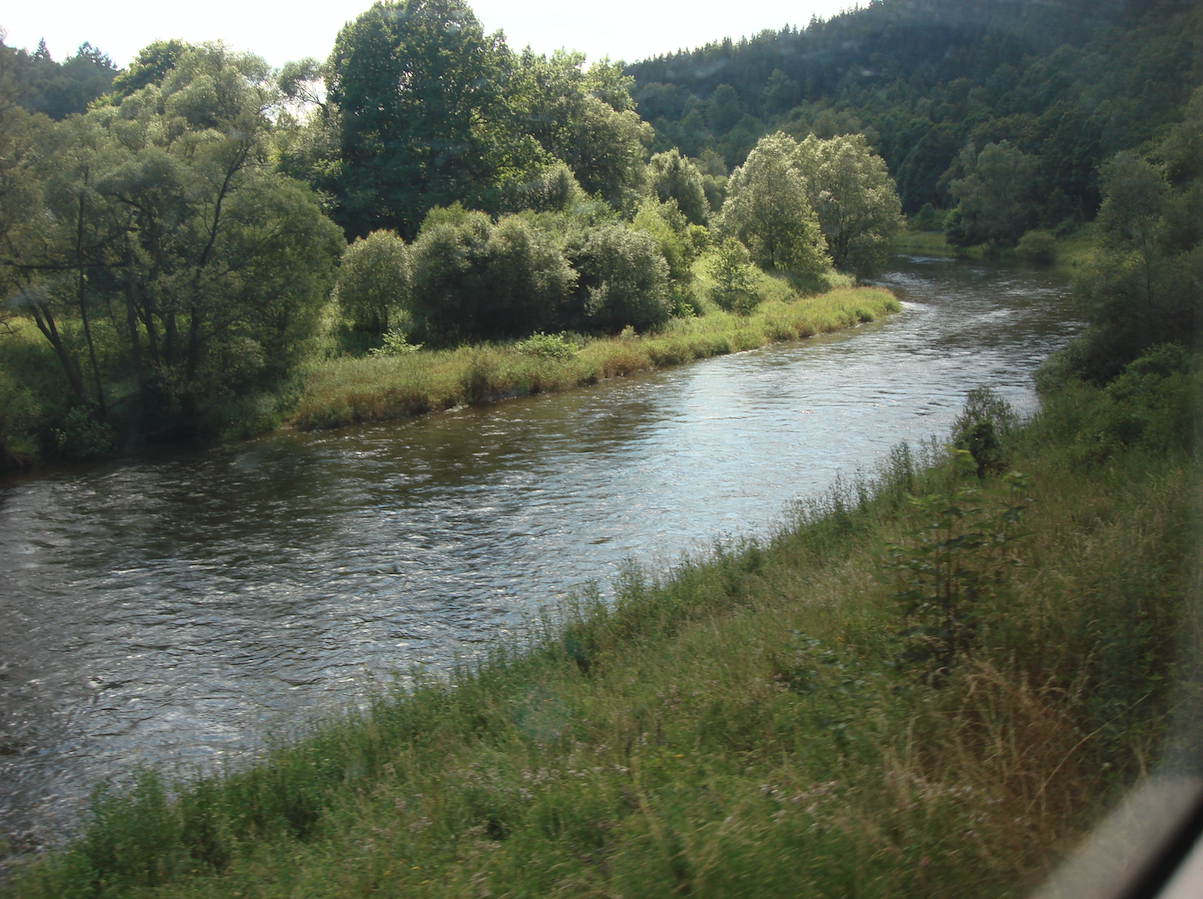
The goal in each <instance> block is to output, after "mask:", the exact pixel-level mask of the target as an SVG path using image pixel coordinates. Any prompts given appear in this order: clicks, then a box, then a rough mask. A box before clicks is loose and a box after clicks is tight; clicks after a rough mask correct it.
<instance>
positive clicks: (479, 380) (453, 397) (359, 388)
mask: <svg viewBox="0 0 1203 899" xmlns="http://www.w3.org/2000/svg"><path fill="white" fill-rule="evenodd" d="M784 289H785V291H786V294H787V295H788V294H789V290H788V288H784ZM899 308H901V307H900V306H899V305H898V301H897V300H895V299H894V298H893V296H892V295H891V294H890V293H889V292H888V291H884V290H881V289H878V288H857V289H851V288H844V289H839V290H835V291H832V292H830V293H827V294H824V295H822V296H817V297H811V298H807V299H803V300H796V301H793V302H790V303H783V302H781V301H779V300H769V301H765V302H762V303H761V304H760V305H759V306H758V307H757V308H756V311H755V312H754V313H753V314H752V315H750V316H747V317H744V316H740V315H732V314H729V313H725V312H721V311H713V312H711V313H709V314H707V315H705V316H703V317H699V318H683V319H673V320H672V321H670V322H669V323H668V324H667V325H666V326H665V327H664V328H663V329H661V330H660V331H659V332H658V333H653V334H646V335H636V334H634V333H632V332H630V331H627V332H624V333H623V334H622V335H621V336H619V337H616V338H600V339H595V340H586V339H585V338H573V337H572V336H559V337H557V336H549V335H537V336H536V337H533V338H530V339H528V340H523V341H519V342H517V343H513V344H508V345H489V344H481V345H478V346H467V347H460V348H458V349H454V350H430V351H427V350H421V351H416V352H415V351H409V352H400V353H395V354H388V353H381V354H378V355H375V356H368V357H362V358H347V357H342V358H338V359H334V360H330V361H327V362H323V363H319V364H315V365H312V366H311V367H310V368H309V369H308V370H307V371H306V372H305V376H304V388H303V390H302V392H301V395H300V398H299V400H298V401H297V404H296V408H295V412H294V414H293V416H292V422H293V424H294V425H295V426H296V427H299V428H305V429H317V428H330V427H339V426H341V425H347V424H353V423H356V422H368V421H388V420H391V419H397V418H405V417H407V416H411V415H418V414H421V413H424V412H431V411H435V410H439V409H448V408H451V407H453V406H456V405H461V404H465V403H485V402H491V401H494V400H497V399H502V398H506V397H513V396H524V395H528V394H532V393H545V392H549V391H554V390H564V389H567V388H570V387H576V386H579V385H582V384H591V383H594V382H596V381H599V380H604V379H606V378H612V377H615V376H618V375H626V374H631V373H632V372H636V371H644V370H647V369H651V368H656V367H658V366H662V365H675V364H679V363H682V362H690V361H692V360H694V359H702V358H706V357H709V356H718V355H722V354H725V353H733V352H739V351H741V350H748V349H753V348H755V347H760V346H764V345H766V344H768V343H772V342H774V341H782V340H797V339H798V338H802V337H811V336H813V335H815V334H821V333H825V332H829V331H835V330H838V329H841V328H848V327H852V326H853V325H856V324H858V323H861V322H869V321H873V320H875V319H877V318H879V317H881V316H882V315H885V314H887V313H890V312H896V311H898V309H899ZM411 350H412V348H411Z"/></svg>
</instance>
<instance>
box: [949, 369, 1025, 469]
mask: <svg viewBox="0 0 1203 899" xmlns="http://www.w3.org/2000/svg"><path fill="white" fill-rule="evenodd" d="M1017 424H1018V418H1017V416H1016V415H1015V410H1013V409H1012V408H1011V406H1010V404H1009V403H1008V402H1007V401H1006V400H1004V399H1003V398H1002V397H1000V396H998V395H997V394H996V393H995V392H994V391H993V390H991V389H990V388H989V387H978V388H976V389H974V390H971V391H969V395H968V396H967V397H966V399H965V406H964V408H962V410H961V413H960V415H958V416H957V419H956V421H955V422H953V426H952V443H953V446H954V447H955V448H957V449H958V450H965V451H966V452H968V453H969V455H970V457H971V458H972V459H973V462H974V465H975V466H976V471H977V475H978V477H979V478H980V477H984V476H985V475H987V474H996V473H999V472H1002V471H1003V470H1004V469H1005V468H1006V467H1007V438H1008V437H1009V436H1010V434H1011V432H1012V431H1014V429H1015V426H1016V425H1017Z"/></svg>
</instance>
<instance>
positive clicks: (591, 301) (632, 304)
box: [567, 222, 672, 333]
mask: <svg viewBox="0 0 1203 899" xmlns="http://www.w3.org/2000/svg"><path fill="white" fill-rule="evenodd" d="M567 253H568V257H569V260H570V261H571V263H572V265H573V267H574V268H575V269H576V271H577V273H578V280H577V285H576V292H575V302H576V307H577V308H576V315H577V317H578V319H579V322H580V324H581V325H582V326H584V327H585V328H589V329H596V330H600V331H606V332H610V333H617V332H618V331H621V330H622V329H623V328H625V327H627V326H628V325H629V326H631V327H632V328H635V329H636V330H640V331H644V330H648V329H650V328H654V327H657V326H659V325H662V324H663V323H664V322H666V321H668V319H669V316H670V315H671V313H672V306H671V303H670V301H669V297H668V275H669V272H668V263H666V262H665V261H664V257H663V256H662V255H661V253H660V250H659V249H658V248H657V246H656V241H655V239H654V238H653V237H652V236H651V235H650V234H648V233H646V232H644V231H632V230H631V229H630V228H628V227H626V226H625V225H622V224H620V223H618V222H604V223H602V224H600V225H597V226H595V227H592V228H589V229H586V230H583V231H579V232H577V233H576V234H575V235H573V236H572V237H571V238H570V240H569V245H568V248H567Z"/></svg>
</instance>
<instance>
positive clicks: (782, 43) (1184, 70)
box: [627, 0, 1203, 228]
mask: <svg viewBox="0 0 1203 899" xmlns="http://www.w3.org/2000/svg"><path fill="white" fill-rule="evenodd" d="M1200 22H1201V19H1200V11H1199V8H1198V6H1197V4H1194V3H1191V2H1185V0H1162V2H1155V3H1147V2H1144V0H1139V2H1122V0H1114V2H1109V3H1098V2H1082V0H1068V2H1062V3H1056V4H1048V3H1016V2H1012V0H966V2H961V0H879V2H874V3H871V4H869V6H868V7H867V8H865V9H860V10H856V11H853V12H847V13H844V14H842V15H839V16H836V17H834V18H832V19H831V20H830V21H827V22H823V21H819V20H817V19H815V20H812V21H811V22H810V23H809V25H807V26H806V27H805V28H802V29H799V28H795V27H790V28H786V29H783V30H782V31H780V32H776V33H774V32H765V33H762V34H760V35H757V36H755V37H751V38H745V39H741V40H740V41H738V42H733V41H731V40H724V41H722V42H721V43H714V44H709V45H707V46H705V47H702V48H699V49H696V50H692V51H688V52H679V53H675V54H672V55H666V56H661V57H657V58H655V59H651V60H646V61H643V62H639V63H636V64H634V65H631V66H629V67H628V68H627V72H628V73H629V74H630V75H632V76H633V77H634V78H635V90H634V96H635V99H636V100H637V102H638V104H639V106H638V108H639V111H640V113H641V114H642V115H643V116H644V118H646V119H647V120H648V121H649V122H651V123H652V125H653V126H654V127H655V129H656V143H655V144H654V147H655V148H656V149H666V148H667V147H669V146H677V147H679V148H680V149H681V152H683V153H685V154H687V155H689V156H693V157H703V158H706V159H709V160H711V165H712V166H717V165H718V164H719V163H720V162H721V165H722V166H723V168H722V169H721V170H722V172H723V173H724V174H725V172H726V169H728V168H731V167H734V166H736V165H740V164H741V163H742V162H743V160H744V157H745V156H746V155H747V153H748V151H749V150H750V149H751V148H752V146H753V145H754V144H755V142H756V140H757V139H758V138H759V137H761V136H762V135H764V134H769V133H772V132H773V131H776V130H778V129H780V130H783V131H785V132H786V133H788V134H791V135H793V136H795V137H798V138H801V137H805V136H806V135H807V134H808V133H812V132H813V133H815V134H817V135H819V136H820V137H831V136H833V135H837V134H843V133H854V132H862V133H864V134H866V135H867V136H868V138H869V141H870V143H871V144H872V146H873V147H874V149H875V150H877V152H879V153H880V154H881V155H882V157H883V158H884V159H885V160H886V163H887V165H888V166H889V170H890V173H891V174H892V175H893V176H894V178H895V180H896V181H897V183H898V188H899V193H900V195H901V199H902V205H903V209H904V211H906V212H907V213H908V214H910V213H916V212H918V211H919V210H920V209H921V208H922V207H923V205H924V204H925V203H931V204H933V206H934V207H935V208H945V207H949V206H951V205H955V204H956V197H955V195H954V194H953V192H952V191H951V190H950V182H951V181H952V180H955V179H957V178H960V177H962V176H963V173H964V172H965V171H966V170H967V169H972V167H973V165H974V163H975V161H976V156H975V153H977V152H981V151H982V150H983V149H984V148H985V147H986V146H988V145H991V144H994V145H999V146H1002V145H1004V142H1005V144H1006V146H1008V147H1010V148H1011V151H1012V152H1016V151H1017V152H1019V153H1023V154H1025V155H1026V156H1028V157H1030V158H1031V161H1032V164H1031V166H1030V174H1029V181H1030V187H1029V191H1030V196H1029V197H1028V198H1026V199H1027V200H1028V202H1030V203H1031V204H1032V205H1033V206H1034V207H1036V208H1035V209H1034V210H1033V216H1032V217H1033V221H1034V222H1037V221H1038V222H1039V223H1040V224H1043V225H1044V226H1046V227H1052V228H1055V227H1058V226H1061V225H1062V224H1063V223H1066V222H1067V221H1068V223H1069V224H1068V225H1067V227H1069V226H1072V224H1073V223H1074V222H1080V221H1082V220H1084V219H1090V218H1093V216H1094V214H1095V211H1096V210H1097V208H1098V204H1099V176H1098V165H1099V163H1100V162H1101V161H1103V160H1105V159H1107V158H1108V157H1110V156H1111V155H1113V154H1114V153H1116V152H1118V151H1120V150H1124V149H1130V148H1133V147H1136V146H1139V145H1140V144H1141V143H1142V142H1144V141H1146V140H1148V139H1149V138H1151V137H1153V136H1154V135H1156V134H1157V133H1158V132H1159V131H1160V130H1161V129H1162V128H1163V127H1164V126H1165V125H1166V123H1167V122H1170V121H1172V120H1173V119H1174V118H1175V117H1176V116H1177V115H1178V112H1179V110H1180V109H1181V106H1182V103H1183V102H1184V100H1185V99H1186V97H1187V96H1188V95H1189V93H1190V91H1191V89H1192V87H1193V86H1195V85H1198V84H1199V83H1200V80H1201V78H1203V52H1201V50H1200V46H1201V45H1200ZM715 157H717V159H716V158H715ZM714 170H716V171H717V170H718V169H717V167H716V168H715V169H714Z"/></svg>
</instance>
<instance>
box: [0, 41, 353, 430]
mask: <svg viewBox="0 0 1203 899" xmlns="http://www.w3.org/2000/svg"><path fill="white" fill-rule="evenodd" d="M269 74H270V70H269V69H268V67H267V65H266V64H265V63H264V62H263V61H262V60H261V59H258V58H257V57H252V56H243V55H238V54H232V53H229V52H227V51H226V50H224V49H223V48H221V47H220V46H210V47H204V48H198V49H196V50H191V51H188V52H187V53H185V54H184V55H183V56H182V57H181V58H180V59H179V61H178V62H177V64H176V66H175V67H174V68H173V69H171V71H170V72H168V73H167V74H166V75H165V77H164V78H163V79H162V81H161V83H160V84H148V85H146V86H145V87H143V88H141V89H139V90H137V91H135V92H134V93H132V94H130V95H129V96H128V97H125V98H124V99H123V100H122V101H121V102H120V104H119V105H108V106H103V107H100V108H97V109H94V110H92V111H90V112H89V113H88V114H87V115H86V116H80V117H75V118H73V119H70V120H68V121H67V122H64V123H63V124H61V125H59V126H58V127H57V128H56V129H55V134H54V140H53V142H52V144H51V146H52V147H53V152H52V153H51V154H49V155H47V156H46V158H44V159H43V160H41V162H40V164H39V169H38V172H37V174H38V177H39V179H40V180H39V183H38V184H37V190H36V198H35V199H36V202H35V203H34V208H33V212H32V216H31V218H32V219H33V220H34V222H35V225H36V232H37V233H36V235H35V236H34V237H32V238H31V235H30V231H29V228H28V227H26V228H25V230H24V233H23V234H22V233H20V232H21V230H22V229H21V228H18V229H16V233H14V238H15V239H14V240H12V241H8V242H6V247H5V249H6V251H7V252H6V255H5V258H4V259H3V260H2V263H3V267H4V272H5V277H6V278H7V279H8V280H9V281H10V282H12V281H17V282H21V283H22V284H23V285H24V286H23V290H22V294H21V295H22V297H23V306H22V309H23V311H24V313H25V314H27V315H29V316H30V318H32V319H33V321H34V323H35V324H36V326H37V327H38V328H39V330H41V332H42V333H43V334H44V335H45V336H46V338H47V340H48V341H49V342H50V344H51V345H52V346H53V347H54V349H55V352H56V354H57V355H58V356H59V359H60V362H61V363H62V368H63V371H64V374H65V375H66V378H67V381H68V383H69V385H70V389H71V391H72V392H73V393H74V394H75V396H76V400H77V402H78V403H79V404H81V405H84V406H85V407H87V408H89V409H90V410H91V414H92V415H93V416H94V417H95V418H97V419H99V420H105V419H107V418H108V417H109V416H108V412H109V410H110V409H111V408H112V407H113V406H116V405H118V404H120V405H121V406H122V409H123V411H122V414H123V415H125V416H127V418H128V419H129V420H131V421H134V420H139V419H140V424H138V427H139V428H140V430H141V433H142V434H144V435H149V436H154V435H156V434H158V435H166V434H182V433H193V432H195V431H197V430H199V429H203V428H204V427H206V426H207V425H206V421H207V420H208V419H210V418H211V416H212V415H213V414H214V410H215V409H217V408H218V407H219V406H220V405H221V404H222V403H224V402H226V401H227V400H229V399H230V398H232V397H238V396H241V395H246V394H247V393H252V392H254V391H256V390H262V389H265V388H267V387H269V386H270V384H272V383H273V382H275V381H277V380H278V379H279V378H281V377H283V376H284V375H286V374H287V372H288V371H289V369H290V367H291V365H292V364H293V363H294V362H295V361H296V360H297V358H298V354H299V352H300V350H301V348H302V347H303V345H304V342H305V340H306V339H307V338H308V337H309V336H310V335H311V334H312V333H313V332H314V330H315V328H316V326H317V323H318V321H319V317H320V312H321V309H322V306H323V305H324V303H325V301H326V297H327V291H328V289H329V286H330V281H331V276H332V272H333V266H334V262H335V261H336V260H337V258H338V255H339V253H340V252H341V250H342V246H343V241H342V237H341V235H340V234H339V232H338V229H337V228H336V226H334V224H333V223H332V222H330V221H329V220H328V219H327V218H326V217H325V216H324V215H323V214H322V213H321V210H320V208H319V206H318V204H317V202H316V200H315V198H314V197H313V196H312V194H311V193H310V192H309V190H308V189H307V188H305V187H304V186H303V185H300V184H298V183H296V182H293V181H291V180H290V179H287V178H285V177H283V176H281V175H279V174H278V173H277V172H276V171H275V170H274V169H273V167H272V165H271V163H270V159H269V151H270V146H269V137H270V133H271V129H272V127H273V126H272V117H271V112H272V109H273V105H274V104H275V103H276V101H277V95H276V93H275V89H274V85H273V84H272V82H271V80H270V78H269ZM101 320H103V322H104V325H105V328H104V330H105V334H106V335H107V337H106V339H107V341H108V345H107V346H106V347H105V351H106V352H105V355H106V357H107V358H108V359H109V362H108V364H107V365H101V364H99V363H98V360H97V356H98V353H97V341H96V340H94V339H93V335H92V327H91V323H92V322H96V321H101ZM81 348H82V349H83V350H84V352H85V354H86V356H87V357H88V368H89V369H90V372H91V374H92V375H93V378H94V380H95V382H96V383H95V389H94V391H93V390H92V389H90V388H88V387H87V386H86V385H85V384H84V381H83V378H82V377H81V375H80V369H81V366H80V364H79V363H78V361H77V359H76V357H77V355H78V353H79V352H80V349H81ZM129 383H133V384H135V385H137V386H136V388H134V390H133V392H132V393H128V394H127V393H125V391H127V390H129V388H128V387H126V386H123V385H126V384H129ZM110 399H111V400H112V402H111V403H110V402H109V400H110Z"/></svg>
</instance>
